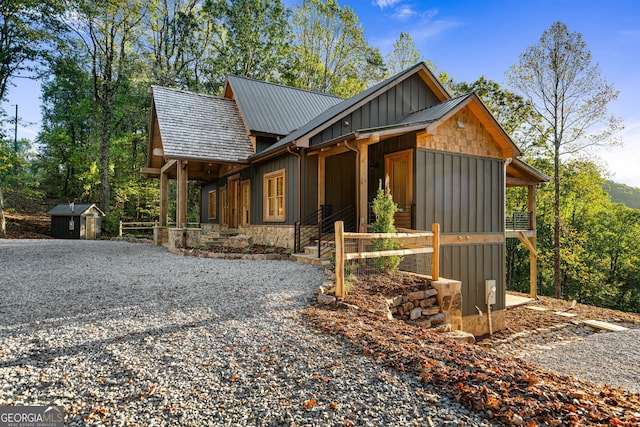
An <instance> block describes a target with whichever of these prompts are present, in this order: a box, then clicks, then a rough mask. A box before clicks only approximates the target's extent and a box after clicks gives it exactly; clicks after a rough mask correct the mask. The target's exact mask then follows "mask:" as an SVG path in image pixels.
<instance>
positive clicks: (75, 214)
mask: <svg viewBox="0 0 640 427" xmlns="http://www.w3.org/2000/svg"><path fill="white" fill-rule="evenodd" d="M47 215H50V216H51V236H53V237H55V238H57V239H83V240H95V239H99V238H100V232H101V228H102V217H103V216H104V213H103V212H102V211H101V210H100V209H99V208H98V207H97V206H96V205H95V204H77V205H76V204H74V203H69V204H68V205H58V206H56V207H54V208H53V209H51V210H50V211H49V212H47Z"/></svg>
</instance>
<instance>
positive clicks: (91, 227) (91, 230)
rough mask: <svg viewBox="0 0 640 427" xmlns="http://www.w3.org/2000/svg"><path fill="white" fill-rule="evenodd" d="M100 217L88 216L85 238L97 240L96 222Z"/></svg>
mask: <svg viewBox="0 0 640 427" xmlns="http://www.w3.org/2000/svg"><path fill="white" fill-rule="evenodd" d="M97 220H98V218H97V217H94V216H88V217H86V229H85V239H87V240H96V222H97Z"/></svg>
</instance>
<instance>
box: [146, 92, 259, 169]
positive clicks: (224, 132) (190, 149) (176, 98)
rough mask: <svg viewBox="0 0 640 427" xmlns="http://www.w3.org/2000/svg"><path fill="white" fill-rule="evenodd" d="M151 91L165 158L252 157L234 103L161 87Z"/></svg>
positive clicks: (215, 158) (221, 159)
mask: <svg viewBox="0 0 640 427" xmlns="http://www.w3.org/2000/svg"><path fill="white" fill-rule="evenodd" d="M151 88H152V91H153V103H154V107H155V113H156V115H157V118H158V126H159V128H160V134H161V135H162V149H163V152H164V156H165V157H168V158H176V159H198V160H209V161H220V162H237V161H239V160H246V159H247V158H248V157H249V156H250V155H251V154H253V147H252V145H251V141H250V140H249V135H248V132H247V129H246V127H245V125H244V122H243V121H242V117H241V116H240V112H239V111H238V108H237V106H236V103H235V101H233V100H230V99H226V98H221V97H217V96H211V95H202V94H197V93H194V92H188V91H184V90H178V89H170V88H167V87H161V86H152V87H151Z"/></svg>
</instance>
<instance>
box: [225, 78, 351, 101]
mask: <svg viewBox="0 0 640 427" xmlns="http://www.w3.org/2000/svg"><path fill="white" fill-rule="evenodd" d="M227 77H234V78H236V79H243V80H250V81H252V82H256V83H262V84H268V85H271V86H278V87H282V88H285V89H293V90H297V91H300V92H307V93H314V94H316V95H323V96H327V97H330V98H336V99H342V100H344V99H348V98H342V97H340V96H336V95H333V94H331V93H327V92H322V91H319V90H310V89H302V88H299V87H294V86H289V85H285V84H283V83H275V82H268V81H265V80H259V79H253V78H251V77H245V76H236V75H235V74H228V75H227Z"/></svg>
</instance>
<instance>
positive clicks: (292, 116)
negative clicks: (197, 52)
mask: <svg viewBox="0 0 640 427" xmlns="http://www.w3.org/2000/svg"><path fill="white" fill-rule="evenodd" d="M227 81H228V83H229V85H230V86H231V89H232V90H233V93H234V95H235V99H236V102H237V103H238V106H239V107H240V110H241V111H242V114H243V116H244V118H245V120H246V122H247V126H248V127H249V129H250V130H251V131H256V132H264V133H268V134H274V135H281V136H282V135H287V134H289V133H291V132H292V131H294V130H296V129H298V128H299V127H301V126H303V125H305V124H306V123H308V122H309V121H310V120H311V119H313V118H314V117H316V116H318V115H319V114H321V113H322V112H324V111H326V110H327V109H328V108H329V107H332V106H333V105H336V104H338V103H340V102H342V101H343V99H342V98H338V97H337V96H334V95H330V94H327V93H322V92H315V91H308V90H303V89H297V88H293V87H289V86H284V85H280V84H276V83H269V82H263V81H259V80H254V79H249V78H246V77H237V76H228V77H227Z"/></svg>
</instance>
